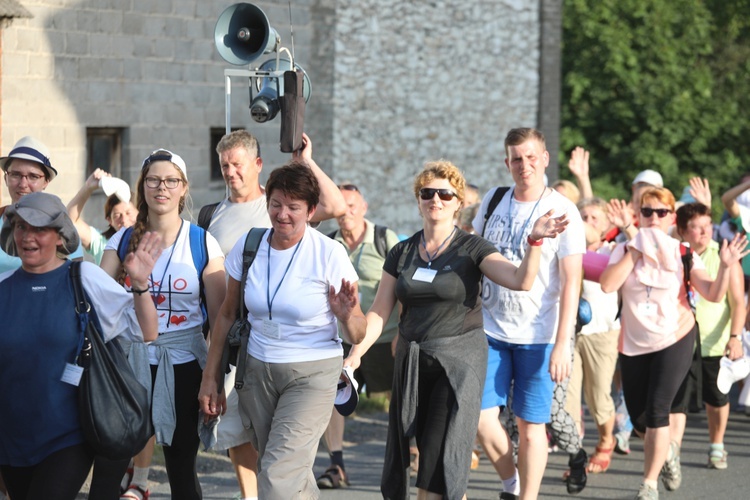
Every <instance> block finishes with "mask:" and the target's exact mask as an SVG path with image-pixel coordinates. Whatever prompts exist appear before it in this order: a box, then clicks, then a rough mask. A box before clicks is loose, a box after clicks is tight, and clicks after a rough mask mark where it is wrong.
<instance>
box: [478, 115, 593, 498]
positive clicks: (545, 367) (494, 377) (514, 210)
mask: <svg viewBox="0 0 750 500" xmlns="http://www.w3.org/2000/svg"><path fill="white" fill-rule="evenodd" d="M505 153H506V159H505V165H506V167H507V168H508V171H509V172H510V174H511V176H512V177H513V181H514V183H515V185H514V186H513V187H512V188H511V189H510V190H508V192H507V193H505V196H504V197H503V198H502V200H500V203H499V204H498V205H497V207H496V208H495V210H494V211H493V212H492V213H491V214H488V218H487V220H486V229H485V231H484V237H485V238H487V239H488V240H489V241H491V242H492V243H493V244H495V246H497V248H498V249H499V250H500V252H501V253H502V254H503V256H505V257H506V258H507V259H509V260H510V261H511V262H513V263H515V264H518V263H519V262H520V261H521V259H522V258H523V254H524V252H525V249H526V247H527V243H526V240H527V237H528V235H529V233H530V231H531V225H532V224H531V223H532V222H533V221H534V220H536V219H537V218H539V217H540V216H541V215H544V214H545V213H547V212H548V211H550V210H554V215H555V216H557V215H561V214H563V213H566V214H567V216H568V220H569V221H570V223H569V224H568V227H567V230H566V231H565V232H564V233H562V234H561V235H560V236H559V237H558V238H555V239H550V240H545V241H544V242H543V243H542V242H539V244H542V245H543V247H542V258H541V263H540V266H539V274H538V275H537V278H536V280H535V281H534V285H533V286H532V289H531V290H530V291H528V292H517V291H511V290H508V289H507V288H503V287H501V286H499V285H496V284H494V283H491V282H490V281H487V280H485V283H484V288H483V291H482V313H483V316H484V330H485V333H486V334H487V340H488V342H489V347H490V349H489V360H488V364H487V377H486V379H485V384H484V396H483V398H482V412H481V414H480V417H479V431H478V437H479V441H480V443H481V444H482V447H483V448H484V450H485V454H486V455H487V457H488V458H489V459H490V460H491V461H492V464H493V466H494V467H495V470H496V471H497V472H498V474H499V475H500V478H501V479H502V480H503V490H504V491H503V492H502V494H501V496H500V498H504V499H515V498H524V499H531V498H536V497H537V496H538V494H539V488H540V486H541V482H542V477H543V475H544V469H545V467H546V464H547V433H546V428H545V424H546V423H548V422H549V421H550V413H551V407H552V393H553V388H554V384H555V383H562V382H563V381H564V380H565V379H566V378H567V377H568V376H569V375H570V370H571V362H570V360H571V351H570V346H571V340H572V336H573V330H574V326H575V322H576V312H577V309H578V296H579V293H580V286H581V273H582V255H583V253H584V252H585V251H586V248H585V244H586V242H585V237H584V229H583V222H582V221H581V217H580V214H579V212H578V209H577V208H576V206H575V205H574V204H573V203H572V202H571V201H570V200H568V199H567V198H565V197H564V196H562V195H561V194H559V193H558V192H556V191H554V190H552V189H549V188H547V187H546V185H545V182H544V174H545V170H546V169H547V166H548V165H549V152H548V151H547V148H546V146H545V139H544V135H543V134H542V133H541V132H539V131H538V130H535V129H530V128H519V129H513V130H511V131H510V132H509V133H508V135H507V137H506V138H505ZM494 193H495V190H490V192H489V193H487V195H486V196H485V198H484V199H483V200H482V205H481V207H480V209H479V211H478V213H477V216H476V217H475V218H474V221H473V225H474V229H475V230H476V231H477V233H478V234H481V232H482V229H483V227H484V226H485V212H486V211H487V208H488V205H489V202H490V200H491V198H492V196H493V195H494ZM511 382H512V383H513V387H514V389H513V402H512V409H513V412H514V413H515V415H516V419H517V422H518V430H519V434H520V436H519V445H520V446H519V452H518V469H516V467H515V465H514V463H513V446H512V443H511V442H510V438H509V437H508V434H507V432H506V431H505V429H504V428H503V426H502V424H501V423H500V421H499V419H498V417H499V413H500V408H501V407H503V406H506V405H507V404H508V397H509V392H510V387H511ZM581 453H582V456H581V457H580V458H582V460H579V461H582V462H583V463H577V462H576V463H574V464H571V469H573V467H575V468H576V469H578V470H579V471H580V472H582V473H584V474H585V469H584V467H585V460H586V458H585V452H583V450H579V454H581ZM578 458H579V457H578V456H576V459H578ZM583 484H585V483H583ZM581 488H582V485H581ZM569 491H570V488H569ZM578 491H580V489H579V490H578Z"/></svg>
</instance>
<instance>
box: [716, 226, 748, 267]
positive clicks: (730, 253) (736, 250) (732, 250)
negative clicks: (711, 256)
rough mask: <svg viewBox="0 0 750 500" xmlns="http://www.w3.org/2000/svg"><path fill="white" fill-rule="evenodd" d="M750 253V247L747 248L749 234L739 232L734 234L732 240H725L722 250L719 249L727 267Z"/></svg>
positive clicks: (722, 261)
mask: <svg viewBox="0 0 750 500" xmlns="http://www.w3.org/2000/svg"><path fill="white" fill-rule="evenodd" d="M748 254H750V249H748V248H747V235H746V234H739V233H738V234H735V235H734V238H732V241H731V242H730V241H727V240H724V241H723V242H722V244H721V250H719V258H720V259H721V263H722V264H724V265H725V266H727V267H729V266H731V265H732V264H734V263H735V262H738V261H739V260H740V259H742V258H743V257H745V256H746V255H748Z"/></svg>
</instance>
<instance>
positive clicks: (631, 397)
mask: <svg viewBox="0 0 750 500" xmlns="http://www.w3.org/2000/svg"><path fill="white" fill-rule="evenodd" d="M674 204H675V199H674V195H673V194H672V193H671V192H670V191H669V190H668V189H665V188H649V189H647V190H645V191H644V192H643V193H642V194H641V197H640V206H639V207H637V210H638V212H637V216H638V222H639V224H638V227H639V229H638V231H637V233H636V234H635V236H634V237H633V238H632V239H631V240H630V241H628V242H625V243H621V244H619V245H618V246H617V247H616V248H615V249H614V251H613V252H612V256H611V257H610V261H609V265H608V267H607V268H606V269H605V270H604V272H603V273H602V275H601V279H600V283H601V287H602V290H603V291H604V292H606V293H608V292H613V291H616V290H620V291H621V295H622V309H621V314H620V322H621V323H620V324H621V335H620V342H619V351H620V367H621V371H622V385H623V392H624V394H625V403H626V405H627V407H628V411H629V412H630V417H631V420H632V421H633V426H634V428H635V430H636V432H638V434H639V435H641V436H642V437H643V438H644V451H645V462H644V467H643V483H642V484H641V486H640V489H639V491H638V494H637V496H636V498H638V499H657V498H659V491H658V485H657V480H658V479H659V474H660V472H661V471H662V467H663V466H664V465H665V463H666V462H667V460H668V458H669V464H670V467H667V468H665V469H666V471H665V472H666V473H664V474H663V477H662V480H663V481H664V484H665V486H666V487H667V489H676V488H677V487H678V486H679V480H678V479H679V478H678V477H672V476H679V474H680V472H679V454H678V453H679V452H678V450H677V449H675V446H674V445H673V444H670V443H671V439H670V437H671V432H674V431H675V429H673V428H671V427H672V426H673V425H674V424H672V425H670V409H671V407H672V402H673V400H674V398H675V395H676V394H677V391H678V389H679V387H680V384H681V383H682V381H683V379H684V378H685V375H686V374H687V372H688V370H689V368H690V364H691V362H692V358H693V349H694V348H695V346H696V335H697V334H698V331H697V326H696V322H695V315H694V314H693V312H692V311H691V306H690V303H689V302H688V288H689V287H691V286H692V288H694V289H695V290H696V291H697V292H698V293H699V294H700V296H701V297H702V298H703V299H706V300H709V301H711V302H718V301H719V300H721V299H722V298H723V297H724V295H725V294H726V292H727V288H728V286H729V281H730V278H729V276H730V268H731V267H732V266H733V265H734V264H735V263H736V262H738V261H739V259H740V258H742V257H744V256H745V255H747V254H748V253H750V251H747V250H745V246H746V245H747V238H746V237H745V236H737V237H735V238H734V240H732V242H730V243H728V242H726V241H724V243H723V244H722V246H721V250H720V252H719V257H720V260H721V264H720V265H719V271H718V274H717V276H716V279H715V280H712V279H711V277H710V276H709V275H708V273H707V272H706V268H705V265H704V264H703V261H702V260H701V259H700V257H699V256H698V255H697V254H695V253H693V254H692V265H691V267H690V268H689V269H688V270H687V274H685V273H686V271H685V269H684V266H683V258H682V256H683V255H684V254H685V253H686V252H690V250H689V249H687V248H686V247H683V248H682V249H681V244H680V242H679V241H677V240H676V239H674V238H672V237H671V236H669V230H670V228H671V227H672V226H673V225H674V222H675V213H674ZM621 205H622V204H621ZM611 206H612V204H610V207H611ZM617 215H618V214H613V216H614V217H617ZM685 262H686V261H685ZM686 285H687V287H686Z"/></svg>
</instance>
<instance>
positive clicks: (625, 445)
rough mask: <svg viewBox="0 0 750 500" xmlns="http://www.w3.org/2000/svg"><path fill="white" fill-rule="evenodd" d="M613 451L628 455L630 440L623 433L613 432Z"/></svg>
mask: <svg viewBox="0 0 750 500" xmlns="http://www.w3.org/2000/svg"><path fill="white" fill-rule="evenodd" d="M615 452H617V453H618V454H620V455H630V440H629V439H628V438H627V436H625V434H620V433H618V434H615Z"/></svg>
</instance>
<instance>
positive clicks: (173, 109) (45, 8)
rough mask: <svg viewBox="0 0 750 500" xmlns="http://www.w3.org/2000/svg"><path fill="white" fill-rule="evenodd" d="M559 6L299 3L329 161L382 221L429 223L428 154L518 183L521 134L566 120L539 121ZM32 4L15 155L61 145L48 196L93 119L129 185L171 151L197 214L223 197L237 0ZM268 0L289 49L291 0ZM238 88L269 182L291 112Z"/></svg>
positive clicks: (15, 28) (321, 156) (7, 67)
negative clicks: (30, 145) (121, 133)
mask: <svg viewBox="0 0 750 500" xmlns="http://www.w3.org/2000/svg"><path fill="white" fill-rule="evenodd" d="M560 2H561V0H539V1H538V2H530V1H528V0H466V1H463V2H455V1H447V0H430V1H425V0H415V1H413V2H403V1H400V0H398V1H397V0H377V1H376V0H295V1H294V2H293V6H292V9H293V13H292V18H293V21H294V42H295V56H296V59H297V62H298V63H299V64H301V65H302V66H303V67H304V68H305V69H306V70H307V72H308V74H309V75H310V78H311V80H312V89H313V91H312V98H311V100H310V103H309V104H308V109H307V116H306V127H305V128H306V131H307V132H308V133H309V134H310V135H311V136H312V139H313V144H314V155H315V157H316V159H317V160H318V163H319V164H320V165H321V166H322V167H323V168H324V170H326V171H327V172H329V173H330V174H331V175H332V177H333V178H334V180H337V181H340V180H343V179H345V178H346V179H349V180H353V181H354V182H356V183H358V184H359V185H360V186H361V187H362V189H363V191H364V192H365V195H366V196H367V198H368V201H369V203H370V215H371V216H372V217H373V218H374V219H376V220H378V221H381V222H383V223H387V224H388V225H390V226H392V227H394V228H395V229H396V230H398V231H399V232H402V233H408V232H412V231H414V230H415V229H416V228H417V227H418V226H419V225H420V223H419V218H418V214H417V210H416V206H415V201H414V198H413V195H412V193H411V182H412V179H413V177H414V174H415V173H416V172H417V171H418V170H419V169H420V168H421V166H422V164H423V162H424V161H426V160H430V159H438V158H446V159H449V160H451V161H453V162H454V163H456V164H457V165H458V166H459V167H461V168H462V169H463V170H464V171H465V172H466V174H467V178H468V179H469V181H470V182H473V183H476V184H478V185H480V186H481V187H482V189H483V190H484V189H487V188H489V187H491V186H492V185H495V184H497V183H499V182H507V180H508V178H507V172H506V169H505V167H504V166H503V163H502V162H503V158H504V154H503V152H502V138H503V137H504V135H505V133H506V132H507V130H508V129H509V128H511V127H513V126H521V125H529V126H534V125H537V124H538V123H544V124H545V126H550V127H555V125H554V123H555V117H556V116H559V112H558V113H556V112H555V111H554V109H552V111H551V114H552V116H551V118H550V117H542V116H540V106H539V103H540V100H541V99H542V98H541V95H542V90H543V89H541V88H540V84H541V83H540V82H541V80H540V61H541V60H542V59H543V58H542V52H544V51H545V50H547V54H548V56H549V54H550V52H549V50H548V48H545V45H544V44H543V41H542V37H541V36H540V31H541V30H540V22H541V21H540V19H541V18H542V14H543V13H544V12H548V16H549V12H551V13H552V14H551V15H552V18H553V19H552V21H553V22H554V15H555V14H554V12H555V6H557V9H558V13H559V5H560ZM22 3H23V5H24V6H25V7H26V8H27V9H28V10H29V11H30V12H31V13H32V14H33V15H34V17H33V18H32V19H16V20H14V21H13V22H12V23H10V25H9V26H7V27H5V28H4V29H3V30H2V37H3V40H2V48H3V52H2V58H3V60H2V68H3V75H2V76H3V78H2V136H1V137H0V140H1V144H0V149H1V150H2V153H3V154H7V152H8V151H9V150H10V148H11V147H12V146H13V144H14V143H15V141H16V140H17V139H19V138H20V137H22V136H24V135H34V136H37V137H38V138H39V139H41V140H42V141H44V142H45V143H47V145H48V146H49V147H50V149H51V151H52V153H51V157H52V162H53V165H55V166H56V167H57V168H58V170H60V171H61V175H60V176H59V177H58V178H57V179H56V180H55V181H54V182H53V183H52V184H51V186H50V191H51V192H53V193H56V194H59V195H60V196H61V197H62V198H63V200H64V201H67V200H69V199H70V198H71V197H72V196H73V195H74V194H75V192H76V190H77V189H78V187H79V186H80V185H81V183H82V182H83V181H84V173H85V160H86V158H85V153H86V128H87V127H123V128H124V129H125V130H126V133H125V137H124V139H125V140H124V168H125V171H124V173H123V177H124V178H125V179H126V180H128V181H129V182H131V183H133V184H134V182H135V179H136V177H137V174H138V170H139V167H140V161H141V159H142V158H143V157H144V156H146V155H147V154H148V153H149V152H150V151H151V150H153V149H154V148H156V147H166V148H169V149H171V150H173V151H175V152H176V153H178V154H180V155H182V156H183V157H184V158H185V160H186V161H187V164H188V173H189V177H190V181H191V192H192V196H193V199H194V205H195V207H196V209H197V208H198V207H200V206H201V205H202V204H204V203H207V202H210V201H215V200H217V199H219V198H221V197H222V196H223V193H224V190H223V183H221V182H216V181H213V182H212V181H211V180H210V175H209V165H210V158H211V155H213V154H214V153H213V152H212V151H210V150H209V149H210V148H209V138H210V135H209V134H210V128H211V127H223V126H224V116H225V112H224V75H223V70H224V68H227V67H231V66H230V65H229V64H227V63H225V62H224V61H223V60H222V59H221V58H220V57H219V55H218V54H217V52H216V49H215V48H214V43H213V32H214V25H215V23H216V19H217V18H218V16H219V14H220V13H221V12H222V11H223V10H224V8H226V7H227V6H228V5H229V4H231V3H232V2H231V1H229V0H223V1H216V0H48V1H39V0H37V1H34V0H32V1H24V2H22ZM256 4H257V5H258V6H259V7H261V8H262V9H263V10H264V11H265V13H266V15H267V16H268V18H269V20H270V22H271V24H272V25H273V27H274V28H276V29H277V30H278V31H279V33H280V35H281V38H282V45H284V46H286V47H291V33H290V29H289V26H288V21H289V12H288V7H287V4H286V2H270V1H262V2H256ZM545 5H546V6H547V7H545ZM550 5H551V6H552V8H551V10H550V8H549V6H550ZM543 7H544V9H545V10H544V12H543V9H542V8H543ZM558 22H559V19H558ZM547 45H549V44H547ZM553 49H554V47H553ZM557 50H558V51H559V47H558V48H557ZM551 54H552V59H551V61H552V63H554V62H555V61H557V64H558V65H559V55H557V56H555V53H554V50H553V51H552V53H551ZM268 57H270V56H268ZM555 57H556V59H555ZM266 58H267V57H263V58H261V59H260V60H259V61H257V62H258V63H260V62H262V61H263V60H265V59H266ZM558 70H559V66H558ZM234 84H235V85H234V86H233V90H232V103H233V106H232V125H233V126H236V127H246V128H248V129H249V130H250V131H251V132H253V133H254V134H256V135H257V136H258V137H259V139H260V141H261V145H262V146H263V156H264V162H265V168H264V176H263V178H265V176H266V175H267V174H268V172H269V171H270V170H271V169H272V168H273V167H275V166H277V165H280V164H281V163H283V162H284V161H285V160H286V159H287V156H286V155H282V154H281V153H280V152H279V151H278V147H277V144H278V125H279V119H278V118H277V119H276V120H274V121H273V122H271V123H270V124H263V125H259V124H256V123H254V122H253V121H252V120H251V119H250V117H249V113H248V110H247V106H248V104H249V99H248V96H247V82H246V81H240V80H238V79H234ZM545 85H548V83H545ZM558 85H559V79H558ZM554 92H557V93H558V94H559V91H558V90H556V89H552V94H550V95H552V96H553V97H554ZM553 107H554V106H553ZM556 133H557V131H556V130H554V134H556ZM554 157H555V154H554V152H553V158H554ZM4 201H5V202H7V192H6V197H5V198H4ZM100 207H101V200H100V199H99V200H94V201H93V202H92V206H91V207H90V208H89V209H88V211H87V215H86V216H87V218H88V219H89V220H91V221H92V222H94V223H95V225H103V224H102V221H101V219H99V220H96V219H94V217H96V216H98V214H100V213H101V208H100ZM196 213H197V210H196Z"/></svg>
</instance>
